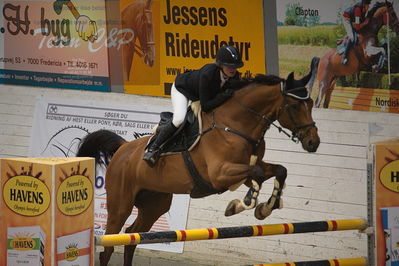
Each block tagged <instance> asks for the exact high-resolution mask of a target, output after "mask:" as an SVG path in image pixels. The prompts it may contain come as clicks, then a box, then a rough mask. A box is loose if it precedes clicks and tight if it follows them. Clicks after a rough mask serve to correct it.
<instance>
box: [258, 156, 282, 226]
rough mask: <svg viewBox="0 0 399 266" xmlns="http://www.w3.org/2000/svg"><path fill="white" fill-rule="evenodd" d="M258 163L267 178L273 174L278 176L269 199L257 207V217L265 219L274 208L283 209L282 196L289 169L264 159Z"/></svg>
mask: <svg viewBox="0 0 399 266" xmlns="http://www.w3.org/2000/svg"><path fill="white" fill-rule="evenodd" d="M258 164H259V166H260V167H261V168H262V169H263V171H264V172H265V180H267V179H269V178H270V177H272V176H275V177H276V179H275V181H274V188H273V192H272V195H271V196H270V198H269V200H268V201H267V202H263V203H259V204H258V206H257V207H256V209H255V217H256V218H257V219H259V220H263V219H265V218H266V217H267V216H269V215H270V214H271V213H272V211H273V210H274V209H281V208H282V207H283V202H282V199H281V196H282V195H283V188H284V186H285V179H286V178H287V169H286V168H285V167H284V166H282V165H279V164H271V163H265V162H263V161H261V162H259V163H258Z"/></svg>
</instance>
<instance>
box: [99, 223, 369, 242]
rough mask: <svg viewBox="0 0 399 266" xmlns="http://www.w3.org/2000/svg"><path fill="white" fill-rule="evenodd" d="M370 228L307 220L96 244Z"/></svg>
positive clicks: (114, 238)
mask: <svg viewBox="0 0 399 266" xmlns="http://www.w3.org/2000/svg"><path fill="white" fill-rule="evenodd" d="M366 227H367V223H366V221H365V220H362V219H353V220H329V221H315V222H303V223H288V224H270V225H252V226H235V227H221V228H204V229H189V230H176V231H163V232H145V233H132V234H110V235H103V236H96V237H95V244H96V245H97V246H119V245H137V244H150V243H164V242H179V241H194V240H210V239H223V238H238V237H252V236H267V235H280V234H298V233H310V232H325V231H343V230H364V229H366Z"/></svg>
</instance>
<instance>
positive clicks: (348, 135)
mask: <svg viewBox="0 0 399 266" xmlns="http://www.w3.org/2000/svg"><path fill="white" fill-rule="evenodd" d="M38 96H46V97H50V98H57V97H62V98H67V99H70V101H71V102H73V101H74V100H77V99H80V100H88V101H93V102H100V103H104V105H107V104H108V103H114V104H117V103H121V104H131V105H132V106H134V104H135V103H136V102H137V103H140V104H141V105H143V104H146V105H150V106H158V107H165V109H167V108H170V101H169V99H165V98H157V97H146V96H137V95H126V94H121V93H101V92H89V91H78V90H61V89H45V88H34V87H23V86H10V85H0V157H3V158H6V157H26V156H27V154H28V150H29V142H30V136H31V129H32V123H33V113H34V108H35V98H36V97H38ZM314 118H315V121H316V124H317V126H318V128H319V134H320V138H321V144H320V147H319V149H318V151H317V153H315V154H309V153H306V152H305V151H303V150H302V148H301V146H300V144H295V143H293V142H291V141H290V140H289V139H287V138H286V137H285V135H283V134H279V133H278V132H277V130H275V129H274V128H273V129H271V130H270V131H269V132H267V134H266V146H267V151H266V155H265V160H267V161H269V162H272V163H279V164H282V165H284V166H285V167H287V169H288V178H287V186H286V189H285V190H284V195H283V200H284V208H283V209H281V210H277V211H274V212H273V214H272V215H271V216H270V217H269V218H267V219H266V220H264V221H258V220H256V219H255V218H254V216H253V211H248V212H244V213H241V214H238V215H236V216H232V217H229V218H226V217H224V214H223V213H224V209H225V207H226V205H227V203H228V202H229V201H230V200H232V199H235V198H242V197H243V195H244V193H245V192H246V189H245V188H239V189H238V191H236V192H226V193H224V194H222V195H214V196H210V197H207V198H204V199H191V201H190V207H189V214H188V221H187V229H194V228H205V227H227V226H238V225H253V224H266V223H267V224H270V223H287V222H306V221H318V220H329V219H357V218H367V171H366V164H367V149H368V145H369V143H371V142H374V141H380V140H384V139H389V138H393V137H398V131H399V115H398V114H387V113H373V112H359V111H344V110H325V109H314ZM272 187H273V183H272V180H269V181H268V182H267V183H266V184H264V187H263V190H262V191H263V192H262V194H261V195H260V199H261V200H266V199H267V198H268V197H269V194H270V193H271V191H272ZM182 229H184V228H182ZM138 255H141V256H153V257H158V258H164V259H166V260H179V261H185V262H187V263H188V262H195V263H196V264H204V265H232V264H235V265H238V264H241V265H243V264H251V263H266V262H286V261H300V260H316V259H330V258H345V257H362V256H367V237H366V235H364V234H360V233H358V232H356V231H348V232H325V233H324V232H323V233H308V234H298V235H283V236H281V235H280V236H270V237H257V238H238V239H228V240H212V241H195V242H187V243H185V247H184V253H183V254H175V253H165V252H159V251H148V250H139V252H138Z"/></svg>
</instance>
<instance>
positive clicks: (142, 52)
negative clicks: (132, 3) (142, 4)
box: [133, 8, 155, 58]
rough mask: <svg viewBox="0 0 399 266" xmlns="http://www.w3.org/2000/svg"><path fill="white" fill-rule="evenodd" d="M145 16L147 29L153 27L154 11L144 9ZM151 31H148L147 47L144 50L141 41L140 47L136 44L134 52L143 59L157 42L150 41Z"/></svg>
mask: <svg viewBox="0 0 399 266" xmlns="http://www.w3.org/2000/svg"><path fill="white" fill-rule="evenodd" d="M144 15H145V19H146V21H147V24H148V25H147V28H149V27H151V19H150V18H151V17H152V10H151V9H150V8H145V9H144ZM150 34H151V31H150V30H149V29H146V35H147V36H146V40H147V42H146V43H145V47H144V48H143V45H142V43H141V41H140V45H138V44H136V43H135V44H134V47H133V50H134V52H135V53H137V55H138V56H140V57H141V58H143V57H144V56H145V55H146V54H147V51H148V50H150V49H151V47H152V46H154V45H155V42H154V41H153V40H150V39H151V38H150V37H151V36H150Z"/></svg>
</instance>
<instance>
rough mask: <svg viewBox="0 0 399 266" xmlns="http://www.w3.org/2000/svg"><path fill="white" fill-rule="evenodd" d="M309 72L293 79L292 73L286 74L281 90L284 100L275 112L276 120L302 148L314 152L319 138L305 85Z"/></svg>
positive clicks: (311, 102) (311, 104) (310, 100)
mask: <svg viewBox="0 0 399 266" xmlns="http://www.w3.org/2000/svg"><path fill="white" fill-rule="evenodd" d="M311 74H312V72H310V73H309V74H308V75H307V76H305V77H304V78H302V79H301V80H295V79H294V73H291V74H289V75H288V77H287V79H286V81H285V84H284V87H283V88H282V91H281V93H282V94H283V97H284V100H283V104H282V105H281V107H280V109H279V110H278V112H277V120H278V122H279V123H280V125H281V126H283V127H285V128H287V129H289V130H291V131H292V134H293V136H294V137H296V138H298V140H299V141H301V143H302V147H303V149H305V150H306V151H308V152H315V151H316V150H317V148H318V147H319V144H320V138H319V135H318V133H317V127H316V125H315V122H314V121H313V118H312V107H313V100H312V99H311V98H310V95H309V92H308V90H307V89H306V87H305V86H306V84H307V83H308V82H309V79H310V77H311Z"/></svg>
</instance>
